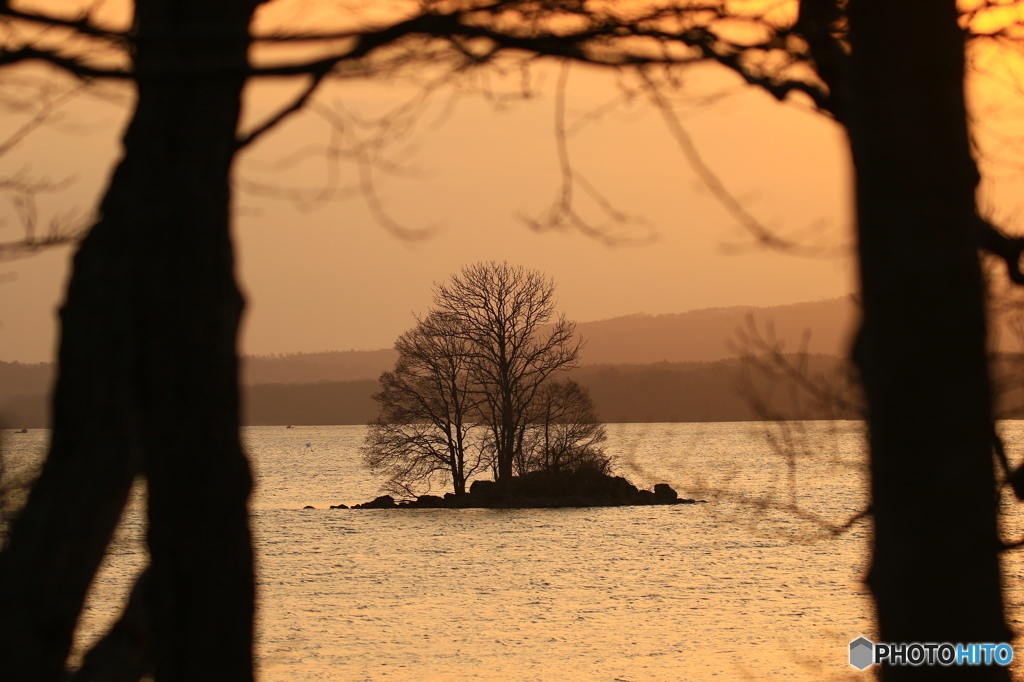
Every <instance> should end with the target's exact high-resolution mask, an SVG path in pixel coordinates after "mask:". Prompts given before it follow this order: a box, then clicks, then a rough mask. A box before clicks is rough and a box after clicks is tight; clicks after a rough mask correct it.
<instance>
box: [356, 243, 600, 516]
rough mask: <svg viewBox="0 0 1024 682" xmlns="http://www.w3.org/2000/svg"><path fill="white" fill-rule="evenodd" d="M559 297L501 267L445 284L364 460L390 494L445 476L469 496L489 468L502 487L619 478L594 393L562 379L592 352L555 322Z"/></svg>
mask: <svg viewBox="0 0 1024 682" xmlns="http://www.w3.org/2000/svg"><path fill="white" fill-rule="evenodd" d="M554 288H555V285H554V282H553V281H552V280H551V279H550V278H548V277H545V276H544V275H543V274H541V273H540V272H537V271H535V270H527V269H525V268H522V267H518V266H512V265H509V264H508V263H494V262H491V263H478V264H475V265H470V266H467V267H465V268H463V269H462V272H461V273H459V274H457V275H455V276H453V277H452V278H451V279H450V280H449V281H448V282H445V283H444V284H441V285H438V286H437V287H436V289H435V296H434V305H435V309H434V310H432V311H431V312H430V313H429V314H428V315H427V316H426V317H425V318H423V319H422V320H420V321H419V322H418V323H417V324H416V326H415V327H414V328H413V329H411V330H410V331H408V332H406V333H405V334H403V335H402V336H401V337H400V338H399V339H398V341H397V342H396V344H395V349H396V350H397V351H398V361H397V362H396V364H395V369H394V370H392V371H390V372H385V373H384V374H382V375H381V378H380V381H381V392H380V393H378V394H377V395H375V396H374V399H375V400H376V401H377V402H378V403H379V404H380V406H381V413H380V416H378V417H377V419H375V420H374V421H373V422H372V423H371V424H370V428H369V431H368V433H367V436H366V442H365V444H364V446H363V460H364V462H365V463H366V465H367V466H369V468H370V469H371V470H373V471H375V472H378V473H384V474H386V475H387V476H388V479H387V481H386V482H385V484H384V488H385V489H386V490H389V491H391V492H399V493H402V494H404V495H407V496H410V495H414V494H415V493H414V491H415V490H417V489H418V488H419V487H422V486H423V485H426V487H427V488H428V489H429V487H430V484H431V482H432V480H433V479H434V478H436V477H437V476H438V475H440V476H441V477H443V478H445V479H450V480H451V482H452V486H453V488H454V492H455V494H456V495H460V494H463V493H464V492H465V490H466V483H467V481H468V479H469V476H470V475H472V474H473V473H474V472H476V471H477V470H478V469H480V468H481V466H489V467H490V468H491V470H492V472H493V473H494V475H495V480H496V481H497V482H498V483H499V484H505V483H507V482H508V481H509V480H510V479H511V478H512V476H513V474H514V473H518V474H520V475H524V474H527V473H529V472H532V471H545V472H552V473H561V472H581V471H583V470H589V471H592V472H595V473H600V474H606V473H608V469H609V465H610V460H609V459H608V457H606V456H605V455H604V452H603V450H602V449H601V443H603V442H604V440H605V433H604V427H603V426H602V425H601V423H600V422H599V421H598V419H597V416H596V414H595V411H594V404H593V401H592V400H591V399H590V395H589V393H588V392H587V390H586V389H585V388H583V387H582V386H580V385H579V384H577V383H575V382H572V381H561V382H559V381H554V379H553V376H554V375H555V374H556V373H558V372H564V371H566V370H568V369H571V368H572V367H574V366H575V365H576V363H577V361H578V358H579V350H580V345H581V344H580V342H579V341H577V340H575V338H574V331H575V325H574V324H573V323H571V322H569V321H567V320H566V319H565V317H564V316H559V317H557V318H555V303H554V298H553V295H554ZM553 318H554V322H553V324H552V319H553ZM471 452H472V453H474V454H473V455H472V456H470V453H471Z"/></svg>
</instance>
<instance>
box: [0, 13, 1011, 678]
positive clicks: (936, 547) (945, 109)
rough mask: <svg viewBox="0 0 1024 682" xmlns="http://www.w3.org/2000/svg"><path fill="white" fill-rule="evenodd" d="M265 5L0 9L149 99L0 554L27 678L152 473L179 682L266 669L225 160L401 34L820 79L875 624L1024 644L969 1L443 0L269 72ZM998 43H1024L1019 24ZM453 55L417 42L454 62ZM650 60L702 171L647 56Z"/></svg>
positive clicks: (73, 285) (66, 57)
mask: <svg viewBox="0 0 1024 682" xmlns="http://www.w3.org/2000/svg"><path fill="white" fill-rule="evenodd" d="M990 4H999V3H986V2H976V3H971V4H970V7H971V12H972V13H980V12H984V11H985V10H986V9H987V8H988V7H989V5H990ZM256 5H257V2H256V0H137V2H136V13H135V20H134V22H133V24H132V27H131V29H130V30H128V31H121V30H111V29H108V28H105V27H102V26H97V25H96V24H94V23H93V22H92V21H91V20H90V18H89V17H88V16H85V17H84V18H72V19H69V18H67V17H65V16H62V15H53V16H38V15H32V14H26V13H25V12H24V11H21V10H19V9H15V8H12V7H11V6H10V5H9V4H7V3H3V4H2V5H0V14H2V15H3V16H5V17H6V18H7V19H8V20H10V21H15V22H23V23H26V24H30V25H31V26H33V27H39V26H43V27H45V28H47V29H48V30H47V31H44V32H43V33H42V36H43V38H42V39H40V41H39V42H34V41H32V40H25V39H24V38H23V34H21V33H19V32H13V33H11V34H9V35H10V36H12V37H10V38H9V42H8V43H6V44H5V46H4V47H3V49H2V51H0V63H4V64H9V63H14V62H19V61H25V60H29V59H42V60H45V61H48V62H49V63H51V64H54V65H57V66H59V67H61V68H64V69H67V70H68V71H70V72H71V73H74V74H76V75H78V76H81V77H84V78H102V77H109V78H120V79H128V78H130V79H133V80H134V81H135V82H136V83H137V90H138V103H137V109H136V112H135V115H134V118H133V120H132V123H131V125H130V126H129V128H128V130H127V132H126V134H125V139H124V157H123V160H122V162H121V164H120V165H119V166H118V169H117V171H116V172H115V174H114V176H113V178H112V180H111V184H110V186H109V189H108V191H107V194H106V196H105V198H104V200H103V203H102V206H101V219H100V221H99V222H98V223H97V225H96V226H95V227H94V228H93V230H92V232H91V233H90V234H89V236H88V238H87V239H86V240H85V241H84V242H83V244H82V246H81V248H80V250H79V252H78V253H77V255H76V258H75V269H74V273H73V275H72V278H71V280H70V282H69V285H68V296H67V303H66V305H65V307H64V309H63V311H62V331H61V334H62V339H61V348H60V358H59V360H60V375H59V379H58V383H57V386H56V390H55V394H54V399H53V410H54V414H53V421H52V423H53V425H54V432H53V439H52V445H51V450H50V454H49V457H48V460H47V463H46V465H45V467H44V469H43V472H42V475H41V477H40V479H39V482H38V484H37V485H36V486H35V488H34V490H33V491H32V493H31V496H30V499H29V501H28V503H27V505H26V507H25V509H24V510H23V512H22V514H21V516H20V518H19V519H18V521H17V523H16V525H15V527H14V528H13V530H12V535H11V538H10V543H9V546H8V547H7V549H6V550H5V551H4V553H3V554H2V555H0V671H3V675H4V676H5V677H6V678H9V679H14V680H19V681H21V680H40V681H42V680H47V681H49V680H57V679H59V678H60V677H61V676H62V674H63V667H64V661H65V658H66V656H67V651H68V647H69V645H70V642H71V636H72V630H73V627H74V623H75V620H76V618H77V615H78V612H79V610H80V609H81V605H82V602H83V599H84V595H85V591H86V588H87V587H88V584H89V582H90V580H91V579H92V576H93V574H94V572H95V569H96V567H97V565H98V564H99V561H100V559H101V557H102V554H103V551H104V548H105V546H106V544H107V541H108V540H109V537H110V534H111V532H112V529H113V527H114V524H115V523H116V520H117V518H118V515H119V513H120V510H121V508H122V507H123V504H124V500H125V498H126V496H127V491H128V488H129V486H130V485H131V483H132V481H133V479H134V478H135V477H136V476H137V475H139V474H141V473H144V474H145V475H146V478H147V482H148V484H149V486H150V498H149V499H150V506H149V514H150V530H149V539H150V540H149V541H150V548H151V552H152V557H153V565H152V581H151V583H150V586H149V588H148V589H149V593H150V594H151V595H152V597H151V601H152V612H153V620H154V622H155V648H154V651H155V653H154V665H155V670H156V677H157V679H159V680H161V681H162V682H163V681H165V680H167V681H170V680H206V679H210V680H214V679H216V680H224V679H230V680H245V679H249V678H250V677H251V632H252V624H251V618H252V575H251V549H250V546H249V539H248V537H249V535H248V529H247V526H246V515H245V498H246V495H247V493H248V488H249V474H248V471H247V466H246V463H245V459H244V457H243V456H242V453H241V449H240V447H239V441H238V429H237V425H238V419H237V413H238V408H237V394H238V389H237V371H236V357H235V348H234V342H235V335H236V331H237V320H238V315H239V311H240V309H241V300H240V297H239V295H238V291H237V288H236V286H235V284H234V280H233V274H232V252H231V248H230V241H229V233H228V210H229V205H230V202H229V199H230V187H229V184H228V180H229V178H228V175H229V171H230V168H231V163H232V161H233V160H234V156H235V153H236V151H237V149H238V148H239V146H240V145H244V144H245V143H246V142H247V141H248V140H251V139H253V138H252V136H245V135H242V136H239V134H238V131H237V123H238V111H239V94H240V92H241V88H242V85H243V84H244V82H245V80H246V79H247V78H248V77H251V76H258V75H296V74H306V75H308V78H309V79H310V82H311V88H310V90H307V91H306V92H305V93H303V94H302V96H300V97H299V98H298V99H297V100H296V101H295V102H294V103H292V105H289V106H286V107H284V108H283V109H282V110H281V113H280V115H279V116H275V117H273V118H272V119H270V120H269V121H268V122H267V124H266V125H263V126H259V127H258V128H257V129H256V132H257V133H259V132H262V131H263V130H266V129H268V128H269V127H270V125H272V124H273V123H274V122H275V121H277V120H280V119H281V118H283V117H284V116H286V115H287V114H288V113H290V112H291V111H293V110H295V109H297V108H299V107H301V106H302V104H303V103H304V102H305V101H306V99H307V98H308V97H309V95H310V93H311V92H312V87H313V86H315V85H316V84H317V83H318V82H320V80H322V78H323V77H324V76H325V75H326V74H327V73H329V72H330V71H331V69H333V68H334V67H335V66H336V65H337V64H339V63H343V62H345V61H347V60H350V59H353V58H358V57H365V56H367V55H370V56H371V57H372V56H374V55H375V54H376V53H375V50H376V49H377V48H379V47H381V46H382V45H388V44H392V43H393V42H394V41H396V40H400V39H402V38H403V37H407V36H438V37H440V43H441V44H442V45H443V46H449V47H451V48H452V49H451V50H450V52H449V54H451V55H455V57H453V58H452V59H453V60H454V61H452V62H449V63H452V64H454V63H458V64H460V65H467V64H471V63H481V62H485V61H487V60H488V59H491V58H493V57H494V56H495V55H496V54H498V53H499V52H500V51H501V50H502V49H504V48H511V49H516V50H521V51H523V50H525V51H530V52H534V53H543V54H554V55H558V56H562V57H566V58H571V59H577V60H582V61H587V62H590V63H596V64H607V65H614V66H623V65H637V64H639V65H643V64H652V63H658V64H665V63H668V64H689V63H696V62H707V61H710V62H715V63H718V64H721V65H723V66H725V67H727V68H729V69H732V70H733V71H735V72H736V73H738V74H739V75H740V76H741V77H742V78H744V79H745V80H746V81H747V82H749V83H751V84H754V85H757V86H759V87H762V88H764V89H765V90H766V91H768V92H770V93H772V94H774V95H776V96H778V97H780V98H783V97H786V96H787V95H788V94H790V93H794V92H799V93H803V94H804V95H806V96H807V97H809V98H810V100H811V101H812V102H813V103H814V104H815V105H816V106H817V107H818V108H819V109H820V110H821V111H822V112H824V113H826V114H827V115H830V116H833V117H834V118H835V119H836V120H838V121H839V122H841V123H842V124H843V125H844V126H845V128H846V130H847V131H848V134H849V139H850V146H851V150H852V153H853V160H854V167H855V184H856V205H857V229H858V252H859V255H860V281H861V285H862V288H863V292H862V294H863V303H864V308H863V312H864V323H863V329H862V331H861V333H860V335H859V337H858V342H857V347H856V352H855V357H856V360H857V363H858V365H859V368H860V372H861V376H862V378H863V381H864V385H865V391H866V397H867V403H868V410H869V412H868V415H869V417H868V420H869V426H870V449H871V470H872V499H873V504H874V510H875V516H874V520H875V544H874V550H873V564H872V569H871V574H870V580H869V582H870V585H871V588H872V591H873V593H874V595H875V600H876V605H877V613H878V624H879V631H880V636H881V637H882V638H883V639H885V640H891V641H938V642H942V641H951V642H957V641H959V642H985V641H1001V640H1005V639H1008V638H1009V637H1010V631H1009V629H1008V628H1007V626H1006V622H1005V619H1004V615H1003V610H1002V607H1003V604H1002V597H1001V585H1000V574H999V552H1000V545H999V537H998V533H997V524H996V508H995V502H994V490H995V486H996V477H995V473H994V471H993V466H992V445H993V440H994V430H993V423H992V415H991V405H990V402H991V401H990V396H989V378H988V374H987V368H986V363H985V343H984V341H985V326H984V303H983V299H982V295H981V289H982V287H981V278H980V276H979V268H978V258H977V249H978V248H979V247H984V248H987V249H989V250H991V251H993V252H996V253H997V254H999V255H1000V256H1001V257H1003V258H1004V259H1005V260H1006V262H1007V267H1008V270H1009V272H1010V276H1011V277H1012V278H1013V279H1014V280H1015V281H1017V282H1024V273H1021V271H1020V268H1019V262H1018V259H1019V256H1020V255H1021V246H1022V242H1021V241H1019V240H1016V241H1015V240H1008V239H1006V238H1005V237H1003V236H1002V235H1000V234H999V233H998V232H997V231H995V230H994V229H992V227H991V226H990V225H988V224H987V223H985V222H984V221H982V220H981V219H980V218H979V217H978V214H977V208H976V204H975V196H974V194H975V189H976V186H977V184H978V171H977V168H976V165H975V162H974V159H973V158H972V157H971V147H970V144H969V139H968V130H967V116H966V111H965V106H964V98H963V78H964V50H965V38H966V37H967V35H966V33H965V31H964V29H962V28H961V24H960V23H959V22H961V21H963V23H964V25H971V20H972V16H970V15H967V16H963V15H959V14H958V11H957V6H956V3H955V2H954V0H942V1H941V2H934V0H899V1H898V2H893V1H891V0H889V1H883V0H849V2H846V0H800V1H799V2H795V3H793V4H790V5H786V6H785V7H782V6H780V5H778V4H777V3H768V9H767V10H765V11H764V12H763V13H760V10H758V9H757V8H756V7H755V8H754V9H752V10H751V11H750V13H748V14H745V15H741V16H737V13H738V12H740V11H741V9H742V8H737V7H734V6H733V5H731V4H725V3H719V2H714V1H710V0H709V1H708V2H707V3H701V2H696V3H686V4H682V5H667V6H656V7H654V8H653V9H646V8H644V7H643V6H639V5H633V4H629V5H627V4H625V3H623V4H621V5H620V4H616V3H603V4H601V3H595V4H593V5H591V4H590V3H587V2H584V1H582V0H579V1H571V2H550V3H549V2H514V1H513V2H498V3H484V4H482V5H476V6H471V7H470V8H469V9H465V8H460V7H459V6H458V5H457V4H453V3H444V4H443V5H438V6H437V7H433V6H431V5H429V4H427V5H424V6H420V10H421V12H422V14H420V15H418V16H415V17H413V18H411V19H403V20H402V21H400V22H398V23H395V24H394V25H390V26H384V27H383V28H381V29H379V30H371V31H365V32H363V33H362V35H359V34H356V33H347V34H343V35H329V36H322V38H324V44H325V45H327V46H329V47H328V48H327V50H326V51H325V52H324V54H326V55H328V56H326V57H322V58H321V57H318V58H316V59H314V60H313V61H298V62H294V63H288V64H284V65H279V66H274V67H266V68H264V67H259V68H257V67H254V66H251V65H250V64H249V62H248V51H249V49H250V42H251V39H250V35H249V32H248V27H249V23H250V19H251V15H252V12H253V10H254V9H255V7H256ZM744 6H745V5H744ZM61 31H63V32H64V35H66V36H67V39H66V40H64V41H60V40H59V35H60V32H61ZM55 36H57V37H55ZM991 37H992V39H993V40H1002V41H1004V43H1007V42H1009V41H1012V40H1013V39H1014V35H1013V33H1012V32H1009V31H1001V30H999V29H992V30H991ZM264 38H265V39H266V40H267V41H268V42H269V41H275V42H287V41H289V40H291V41H294V42H306V43H308V42H310V41H311V40H313V39H314V38H317V36H309V35H292V36H288V35H276V36H265V37H264ZM47 41H49V42H47ZM96 43H101V44H102V47H103V48H104V49H105V50H106V51H105V52H103V51H99V52H97V51H96V50H95V47H96V45H95V44H96ZM437 45H438V42H429V41H428V42H425V43H419V44H417V46H416V49H415V50H414V51H411V52H406V53H404V54H405V55H406V56H409V57H410V59H409V61H414V60H413V59H412V57H411V55H419V56H423V57H424V58H426V57H428V56H429V57H431V58H432V59H431V61H432V62H433V63H434V64H437V63H440V62H439V60H438V59H433V58H434V57H437V52H432V50H433V49H434V48H436V47H437ZM338 46H340V47H338ZM334 49H337V50H339V51H337V52H335V51H332V50H334ZM111 51H114V52H116V55H115V58H113V59H111V58H109V57H110V54H111ZM297 54H307V52H305V51H302V50H299V51H297ZM97 55H98V57H97ZM119 60H120V61H119ZM460 60H461V61H460ZM111 64H113V66H112V65H111ZM640 75H641V81H642V82H643V83H645V84H647V85H646V88H647V89H646V90H644V92H645V94H648V95H650V97H651V98H652V100H653V101H654V102H655V104H657V105H658V106H660V107H661V108H662V110H663V111H664V112H665V113H666V120H667V121H668V122H669V125H670V126H673V130H674V132H676V134H677V137H678V138H679V140H680V143H681V145H682V147H683V149H684V151H685V152H686V153H687V154H689V155H690V158H691V160H692V161H693V160H694V155H693V147H692V144H691V143H689V138H688V137H687V136H686V134H685V131H684V130H682V129H681V127H679V126H678V121H675V119H674V118H673V117H672V116H671V111H670V109H669V108H668V107H667V105H665V102H664V100H663V99H661V98H660V97H659V93H658V89H657V88H656V87H655V86H656V84H657V83H656V81H655V80H654V79H653V77H652V71H651V70H650V69H642V70H641V72H640ZM695 162H696V161H695ZM698 168H699V169H701V172H702V176H703V177H704V178H705V180H707V181H708V182H709V183H710V186H711V187H712V189H713V190H714V191H715V193H716V195H717V196H719V198H721V199H722V200H723V202H725V204H726V206H728V207H729V208H730V210H732V211H733V213H734V215H735V216H736V217H737V218H738V219H739V220H740V221H741V222H743V223H744V224H746V225H747V226H748V227H750V228H751V229H753V230H755V231H758V232H759V234H760V236H761V237H762V238H763V239H764V241H765V242H766V243H772V244H777V245H782V246H786V245H787V244H786V242H785V240H780V239H777V238H774V237H773V236H772V235H770V234H767V233H765V232H764V231H763V230H760V228H759V226H758V225H757V224H756V221H754V220H753V219H752V218H751V216H750V215H749V214H748V213H747V212H745V211H744V210H743V208H742V206H740V205H739V204H738V203H737V202H735V200H732V199H731V198H730V197H728V196H727V194H726V193H725V192H724V191H723V189H722V187H721V185H720V183H718V184H716V182H715V181H714V178H713V176H711V175H710V174H709V173H708V172H707V168H706V166H700V165H698ZM563 215H564V216H565V218H566V220H567V221H568V222H570V223H575V224H578V223H579V221H578V219H577V218H576V216H575V214H573V213H572V212H571V211H568V212H564V213H563ZM496 357H498V358H501V357H502V356H501V354H500V353H499V354H498V355H497V356H496ZM505 357H506V360H507V359H508V358H507V356H505ZM495 366H496V367H497V368H498V371H499V372H503V371H505V369H502V365H501V363H500V362H499V363H497V364H496V365H495ZM937 367H941V368H943V371H941V372H937V371H935V368H937ZM538 385H539V383H538ZM516 399H517V398H515V393H514V391H513V390H512V389H511V388H508V389H502V391H501V392H499V393H496V394H495V395H493V396H489V400H490V404H489V408H488V409H490V410H492V413H493V414H494V415H501V423H500V426H498V427H496V429H497V430H496V432H495V438H496V442H498V443H499V453H500V457H499V462H498V467H499V475H500V476H508V475H510V474H511V467H512V457H513V456H514V452H515V448H516V438H517V437H521V434H522V433H523V431H522V429H521V428H519V427H517V424H516V423H515V420H514V419H513V418H511V417H507V416H506V415H510V414H511V413H510V411H509V410H510V404H511V403H512V402H514V400H516ZM517 428H519V430H518V433H517ZM885 676H886V678H887V679H890V678H891V679H929V680H941V679H963V680H968V679H971V680H973V679H978V680H981V679H992V680H1005V679H1008V672H1007V671H1006V670H1004V669H1002V668H990V667H951V668H934V667H912V666H907V667H902V668H891V669H887V670H886V671H885Z"/></svg>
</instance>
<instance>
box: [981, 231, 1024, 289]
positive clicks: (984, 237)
mask: <svg viewBox="0 0 1024 682" xmlns="http://www.w3.org/2000/svg"><path fill="white" fill-rule="evenodd" d="M975 233H976V235H977V239H978V247H979V248H981V249H984V250H985V251H988V252H989V253H991V254H993V255H995V256H998V257H999V258H1001V259H1002V260H1003V262H1004V263H1006V273H1007V275H1008V276H1009V277H1010V279H1011V280H1012V281H1013V282H1014V283H1015V284H1024V272H1022V271H1021V262H1020V261H1021V255H1022V254H1024V237H1010V236H1008V235H1006V234H1003V232H1002V231H1000V230H999V228H997V227H996V226H994V225H993V224H992V223H990V222H988V221H987V220H984V219H983V218H978V220H977V221H976V222H975Z"/></svg>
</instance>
